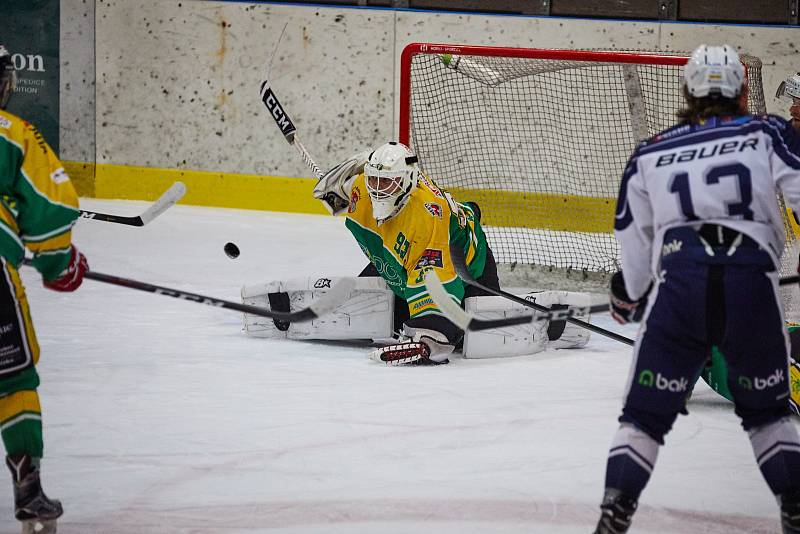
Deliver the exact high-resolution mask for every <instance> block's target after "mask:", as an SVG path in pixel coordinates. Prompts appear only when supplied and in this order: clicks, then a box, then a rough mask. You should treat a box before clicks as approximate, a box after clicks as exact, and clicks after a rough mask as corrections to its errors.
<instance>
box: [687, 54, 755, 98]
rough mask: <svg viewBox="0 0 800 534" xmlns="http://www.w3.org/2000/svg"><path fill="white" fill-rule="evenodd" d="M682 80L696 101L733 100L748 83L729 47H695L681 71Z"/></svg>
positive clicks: (741, 67) (737, 57)
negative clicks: (720, 98) (711, 98)
mask: <svg viewBox="0 0 800 534" xmlns="http://www.w3.org/2000/svg"><path fill="white" fill-rule="evenodd" d="M683 80H684V83H685V84H686V89H687V91H688V92H689V94H690V95H692V96H693V97H695V98H703V97H707V96H712V95H720V96H722V97H724V98H736V97H737V96H739V95H740V94H741V92H742V89H743V88H744V86H745V84H746V83H747V80H746V79H745V74H744V65H742V62H741V60H740V59H739V54H737V53H736V50H734V49H733V47H731V46H729V45H722V46H708V45H700V46H698V47H697V48H695V49H694V52H692V57H691V58H689V61H688V62H687V63H686V67H685V68H684V71H683Z"/></svg>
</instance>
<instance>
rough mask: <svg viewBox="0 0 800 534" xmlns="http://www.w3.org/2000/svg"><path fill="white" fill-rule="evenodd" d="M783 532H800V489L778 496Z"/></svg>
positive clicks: (799, 533)
mask: <svg viewBox="0 0 800 534" xmlns="http://www.w3.org/2000/svg"><path fill="white" fill-rule="evenodd" d="M778 501H779V502H780V505H781V528H782V529H783V534H800V491H793V492H789V493H784V494H783V495H779V496H778Z"/></svg>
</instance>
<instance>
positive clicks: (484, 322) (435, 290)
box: [425, 269, 609, 330]
mask: <svg viewBox="0 0 800 534" xmlns="http://www.w3.org/2000/svg"><path fill="white" fill-rule="evenodd" d="M425 286H426V287H427V288H428V293H430V295H431V298H432V299H433V301H434V302H435V303H436V306H438V307H439V309H441V310H442V311H443V312H444V313H445V314H446V315H447V316H448V317H449V318H450V320H451V321H453V323H455V325H456V326H458V327H459V328H461V329H462V330H489V329H492V328H501V327H503V326H512V325H517V324H527V323H532V322H534V321H568V320H570V319H571V318H572V316H574V315H581V314H584V313H600V312H606V311H608V308H609V305H608V304H598V305H596V306H578V307H576V306H570V307H569V308H565V309H558V310H551V309H549V308H545V307H544V306H541V308H543V309H544V311H542V312H541V313H537V314H532V315H518V316H516V317H506V318H503V319H478V318H477V317H475V316H474V315H471V314H469V313H467V312H466V311H464V310H463V309H461V306H459V305H458V304H456V302H455V301H454V300H453V299H452V298H451V297H450V295H449V294H448V293H447V290H445V288H444V285H442V281H441V280H439V277H438V276H437V275H436V272H435V271H434V270H433V269H430V270H429V271H428V272H426V273H425ZM500 296H502V295H500ZM524 302H526V303H527V304H526V306H528V305H530V304H533V303H532V302H529V301H527V300H525V301H524ZM581 322H583V321H581ZM587 324H589V323H587Z"/></svg>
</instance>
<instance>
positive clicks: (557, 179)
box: [400, 43, 796, 285]
mask: <svg viewBox="0 0 800 534" xmlns="http://www.w3.org/2000/svg"><path fill="white" fill-rule="evenodd" d="M741 57H742V61H743V63H744V64H745V66H746V68H747V74H748V77H749V87H750V98H749V102H748V104H749V109H750V111H751V112H752V113H756V114H762V113H765V112H766V106H765V102H764V91H763V87H762V82H761V61H760V60H759V59H758V58H756V57H752V56H747V55H743V56H741ZM687 59H688V54H677V53H663V52H638V51H637V52H631V51H579V50H542V49H522V48H499V47H478V46H450V45H436V44H419V43H418V44H411V45H408V46H407V47H406V48H405V49H404V51H403V54H402V60H401V82H400V83H401V96H400V98H401V102H400V140H401V141H403V142H405V143H407V144H409V145H410V146H412V147H413V148H414V150H415V151H416V153H417V155H418V156H419V159H420V164H421V166H422V168H423V170H424V171H425V172H426V173H428V174H429V175H430V176H431V177H432V178H433V179H434V180H436V181H437V183H439V185H441V186H443V187H445V188H447V189H449V190H450V191H451V192H453V194H454V195H455V197H456V198H457V199H459V200H461V201H466V200H475V201H477V202H478V203H479V204H480V206H481V209H482V212H483V214H484V226H485V227H486V231H487V235H488V237H489V241H490V244H491V246H492V249H493V250H494V252H495V256H496V257H497V260H498V262H500V263H502V264H510V265H511V266H512V267H515V268H517V269H522V270H525V269H529V270H530V269H532V271H533V272H538V273H542V272H545V273H560V274H563V275H565V276H567V277H568V278H570V279H573V280H576V279H577V280H579V281H580V280H584V281H591V280H596V281H598V282H597V285H600V284H604V282H605V279H607V277H608V274H609V273H612V272H614V271H616V270H617V269H618V268H619V249H618V245H617V242H616V240H615V238H614V236H613V234H612V231H613V221H614V209H615V204H616V196H617V193H618V190H619V182H620V177H621V175H622V171H623V169H624V167H625V164H626V162H627V160H628V158H629V157H630V155H631V153H632V151H633V149H634V147H635V146H636V144H637V142H639V141H640V140H643V139H645V138H647V137H650V136H652V135H654V134H656V133H657V132H659V131H661V130H664V129H666V128H668V127H670V126H672V125H673V124H675V122H676V116H675V113H676V111H677V110H678V109H680V108H681V107H682V106H683V97H682V92H681V80H682V75H683V65H684V64H685V63H686V60H687ZM786 230H787V236H788V237H790V239H791V242H793V241H794V232H793V231H792V229H791V226H790V223H789V221H788V218H787V219H786ZM786 263H787V266H788V264H789V262H786ZM795 263H796V256H794V257H793V258H792V261H791V267H786V268H785V269H784V270H787V272H793V271H794V265H795ZM530 266H533V267H532V268H531V267H530ZM557 278H558V276H557Z"/></svg>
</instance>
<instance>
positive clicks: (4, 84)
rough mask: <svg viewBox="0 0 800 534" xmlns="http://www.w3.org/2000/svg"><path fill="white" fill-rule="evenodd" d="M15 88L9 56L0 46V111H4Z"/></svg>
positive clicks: (14, 77)
mask: <svg viewBox="0 0 800 534" xmlns="http://www.w3.org/2000/svg"><path fill="white" fill-rule="evenodd" d="M16 87H17V73H16V71H15V70H14V63H13V62H12V61H11V54H9V52H8V50H7V49H6V47H5V46H3V45H2V44H0V109H6V106H7V105H8V100H9V99H10V98H11V93H13V92H14V89H16Z"/></svg>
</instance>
